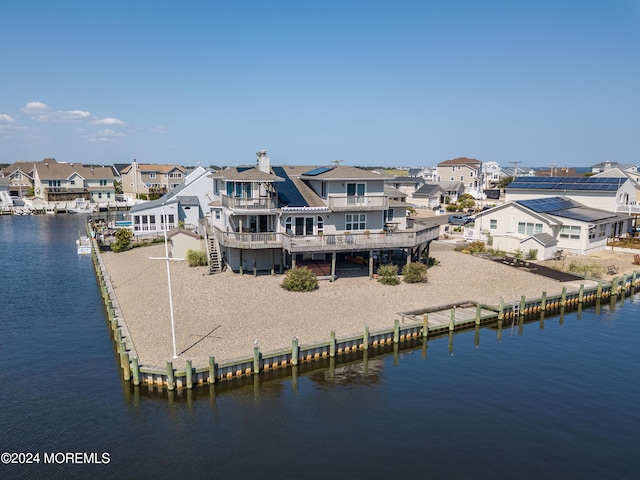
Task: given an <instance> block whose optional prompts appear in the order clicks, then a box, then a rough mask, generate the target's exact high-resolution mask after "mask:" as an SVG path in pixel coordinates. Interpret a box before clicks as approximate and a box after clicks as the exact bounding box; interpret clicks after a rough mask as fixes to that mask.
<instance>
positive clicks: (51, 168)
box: [33, 158, 116, 204]
mask: <svg viewBox="0 0 640 480" xmlns="http://www.w3.org/2000/svg"><path fill="white" fill-rule="evenodd" d="M113 181H114V176H113V171H112V170H111V168H110V167H105V166H98V167H92V166H89V167H88V166H85V165H82V164H80V163H62V162H58V161H56V159H55V158H45V159H44V160H42V161H41V162H35V163H34V168H33V188H34V194H35V196H36V197H37V198H41V199H42V200H44V201H45V202H49V203H68V202H72V201H74V200H76V199H83V200H86V201H90V202H93V203H97V204H106V203H110V202H115V201H116V192H115V187H114V185H113Z"/></svg>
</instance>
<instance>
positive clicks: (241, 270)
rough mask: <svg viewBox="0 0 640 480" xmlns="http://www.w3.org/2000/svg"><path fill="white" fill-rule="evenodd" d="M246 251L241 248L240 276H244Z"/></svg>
mask: <svg viewBox="0 0 640 480" xmlns="http://www.w3.org/2000/svg"><path fill="white" fill-rule="evenodd" d="M243 252H244V250H243V249H242V248H241V249H240V275H242V274H243V273H244V264H243V262H244V258H243V257H244V255H243Z"/></svg>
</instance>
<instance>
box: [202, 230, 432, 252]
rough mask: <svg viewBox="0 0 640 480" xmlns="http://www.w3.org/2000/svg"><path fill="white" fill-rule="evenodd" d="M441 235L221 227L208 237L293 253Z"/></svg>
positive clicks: (408, 242) (396, 244)
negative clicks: (232, 229) (298, 232)
mask: <svg viewBox="0 0 640 480" xmlns="http://www.w3.org/2000/svg"><path fill="white" fill-rule="evenodd" d="M439 232H440V228H439V226H438V225H435V226H431V227H418V228H416V229H415V230H408V231H399V232H393V233H389V232H375V233H366V232H358V233H347V234H339V235H288V234H285V233H276V232H265V233H243V232H242V233H241V232H225V231H222V230H220V229H218V228H214V229H213V230H211V229H209V235H215V236H216V238H217V240H218V242H219V243H220V245H222V246H224V247H231V248H243V249H249V250H254V249H264V248H284V249H285V250H287V251H289V252H292V253H299V252H322V251H329V252H330V251H354V250H388V249H393V248H410V247H414V246H416V245H420V244H422V243H426V242H428V241H430V240H436V239H437V238H438V236H439Z"/></svg>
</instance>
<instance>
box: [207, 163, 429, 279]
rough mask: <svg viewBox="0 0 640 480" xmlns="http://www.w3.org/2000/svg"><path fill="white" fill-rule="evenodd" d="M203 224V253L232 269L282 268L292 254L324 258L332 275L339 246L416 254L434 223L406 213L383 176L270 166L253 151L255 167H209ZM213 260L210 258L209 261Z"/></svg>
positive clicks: (349, 252)
mask: <svg viewBox="0 0 640 480" xmlns="http://www.w3.org/2000/svg"><path fill="white" fill-rule="evenodd" d="M213 179H214V185H213V200H212V202H211V203H210V204H209V206H210V215H209V218H208V219H207V220H208V227H207V230H206V232H207V237H208V243H209V245H210V255H211V256H212V257H215V255H216V252H215V250H216V248H217V249H218V254H219V255H222V256H223V257H224V263H225V264H226V265H228V266H229V267H230V268H232V269H233V270H234V271H240V272H242V271H245V270H249V271H253V272H254V273H255V272H257V271H258V270H270V271H272V272H273V271H275V269H276V268H278V269H280V270H282V268H283V267H285V266H292V267H295V265H296V264H297V263H299V262H309V263H319V264H326V265H327V268H328V269H329V271H328V272H327V273H328V275H327V276H329V277H331V278H334V277H335V268H336V261H337V256H338V254H341V255H344V256H348V257H354V258H358V257H360V258H362V259H365V258H366V259H368V263H369V274H370V275H371V274H372V273H373V259H374V258H375V255H376V254H377V253H378V254H379V253H381V252H383V251H391V250H402V251H404V252H405V254H406V257H407V259H408V260H409V261H410V260H411V259H418V258H420V257H421V256H422V253H423V252H424V250H425V249H427V248H428V245H429V243H430V242H431V241H432V240H434V239H437V238H438V232H439V228H438V227H437V226H436V227H425V226H421V225H420V224H418V223H414V222H413V221H412V220H411V219H409V218H408V217H407V207H408V205H407V204H406V203H405V202H403V201H399V200H394V199H393V198H390V196H389V195H388V194H386V193H385V180H388V179H389V177H387V176H385V175H383V174H381V173H379V172H376V171H369V170H364V169H361V168H356V167H349V166H343V165H333V166H321V167H310V166H290V165H287V166H279V167H276V166H274V167H271V165H270V160H269V157H268V156H267V155H266V152H264V151H261V152H259V156H258V163H257V165H256V166H254V167H235V168H228V169H226V170H223V171H221V172H217V173H216V174H214V175H213ZM212 263H213V264H214V265H215V258H213V262H212Z"/></svg>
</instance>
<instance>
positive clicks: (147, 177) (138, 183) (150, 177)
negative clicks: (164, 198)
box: [119, 160, 185, 200]
mask: <svg viewBox="0 0 640 480" xmlns="http://www.w3.org/2000/svg"><path fill="white" fill-rule="evenodd" d="M119 172H120V176H121V177H120V178H121V179H122V192H123V194H124V195H125V197H128V198H132V199H139V198H142V199H145V200H147V199H149V197H153V196H156V197H159V196H161V195H164V194H165V193H168V192H169V191H170V190H172V189H174V188H176V187H178V186H179V185H180V184H182V183H183V182H184V178H185V169H184V167H182V166H180V165H164V164H149V163H138V162H137V161H136V160H134V161H133V162H132V163H131V165H128V166H126V167H124V168H120V169H119Z"/></svg>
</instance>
